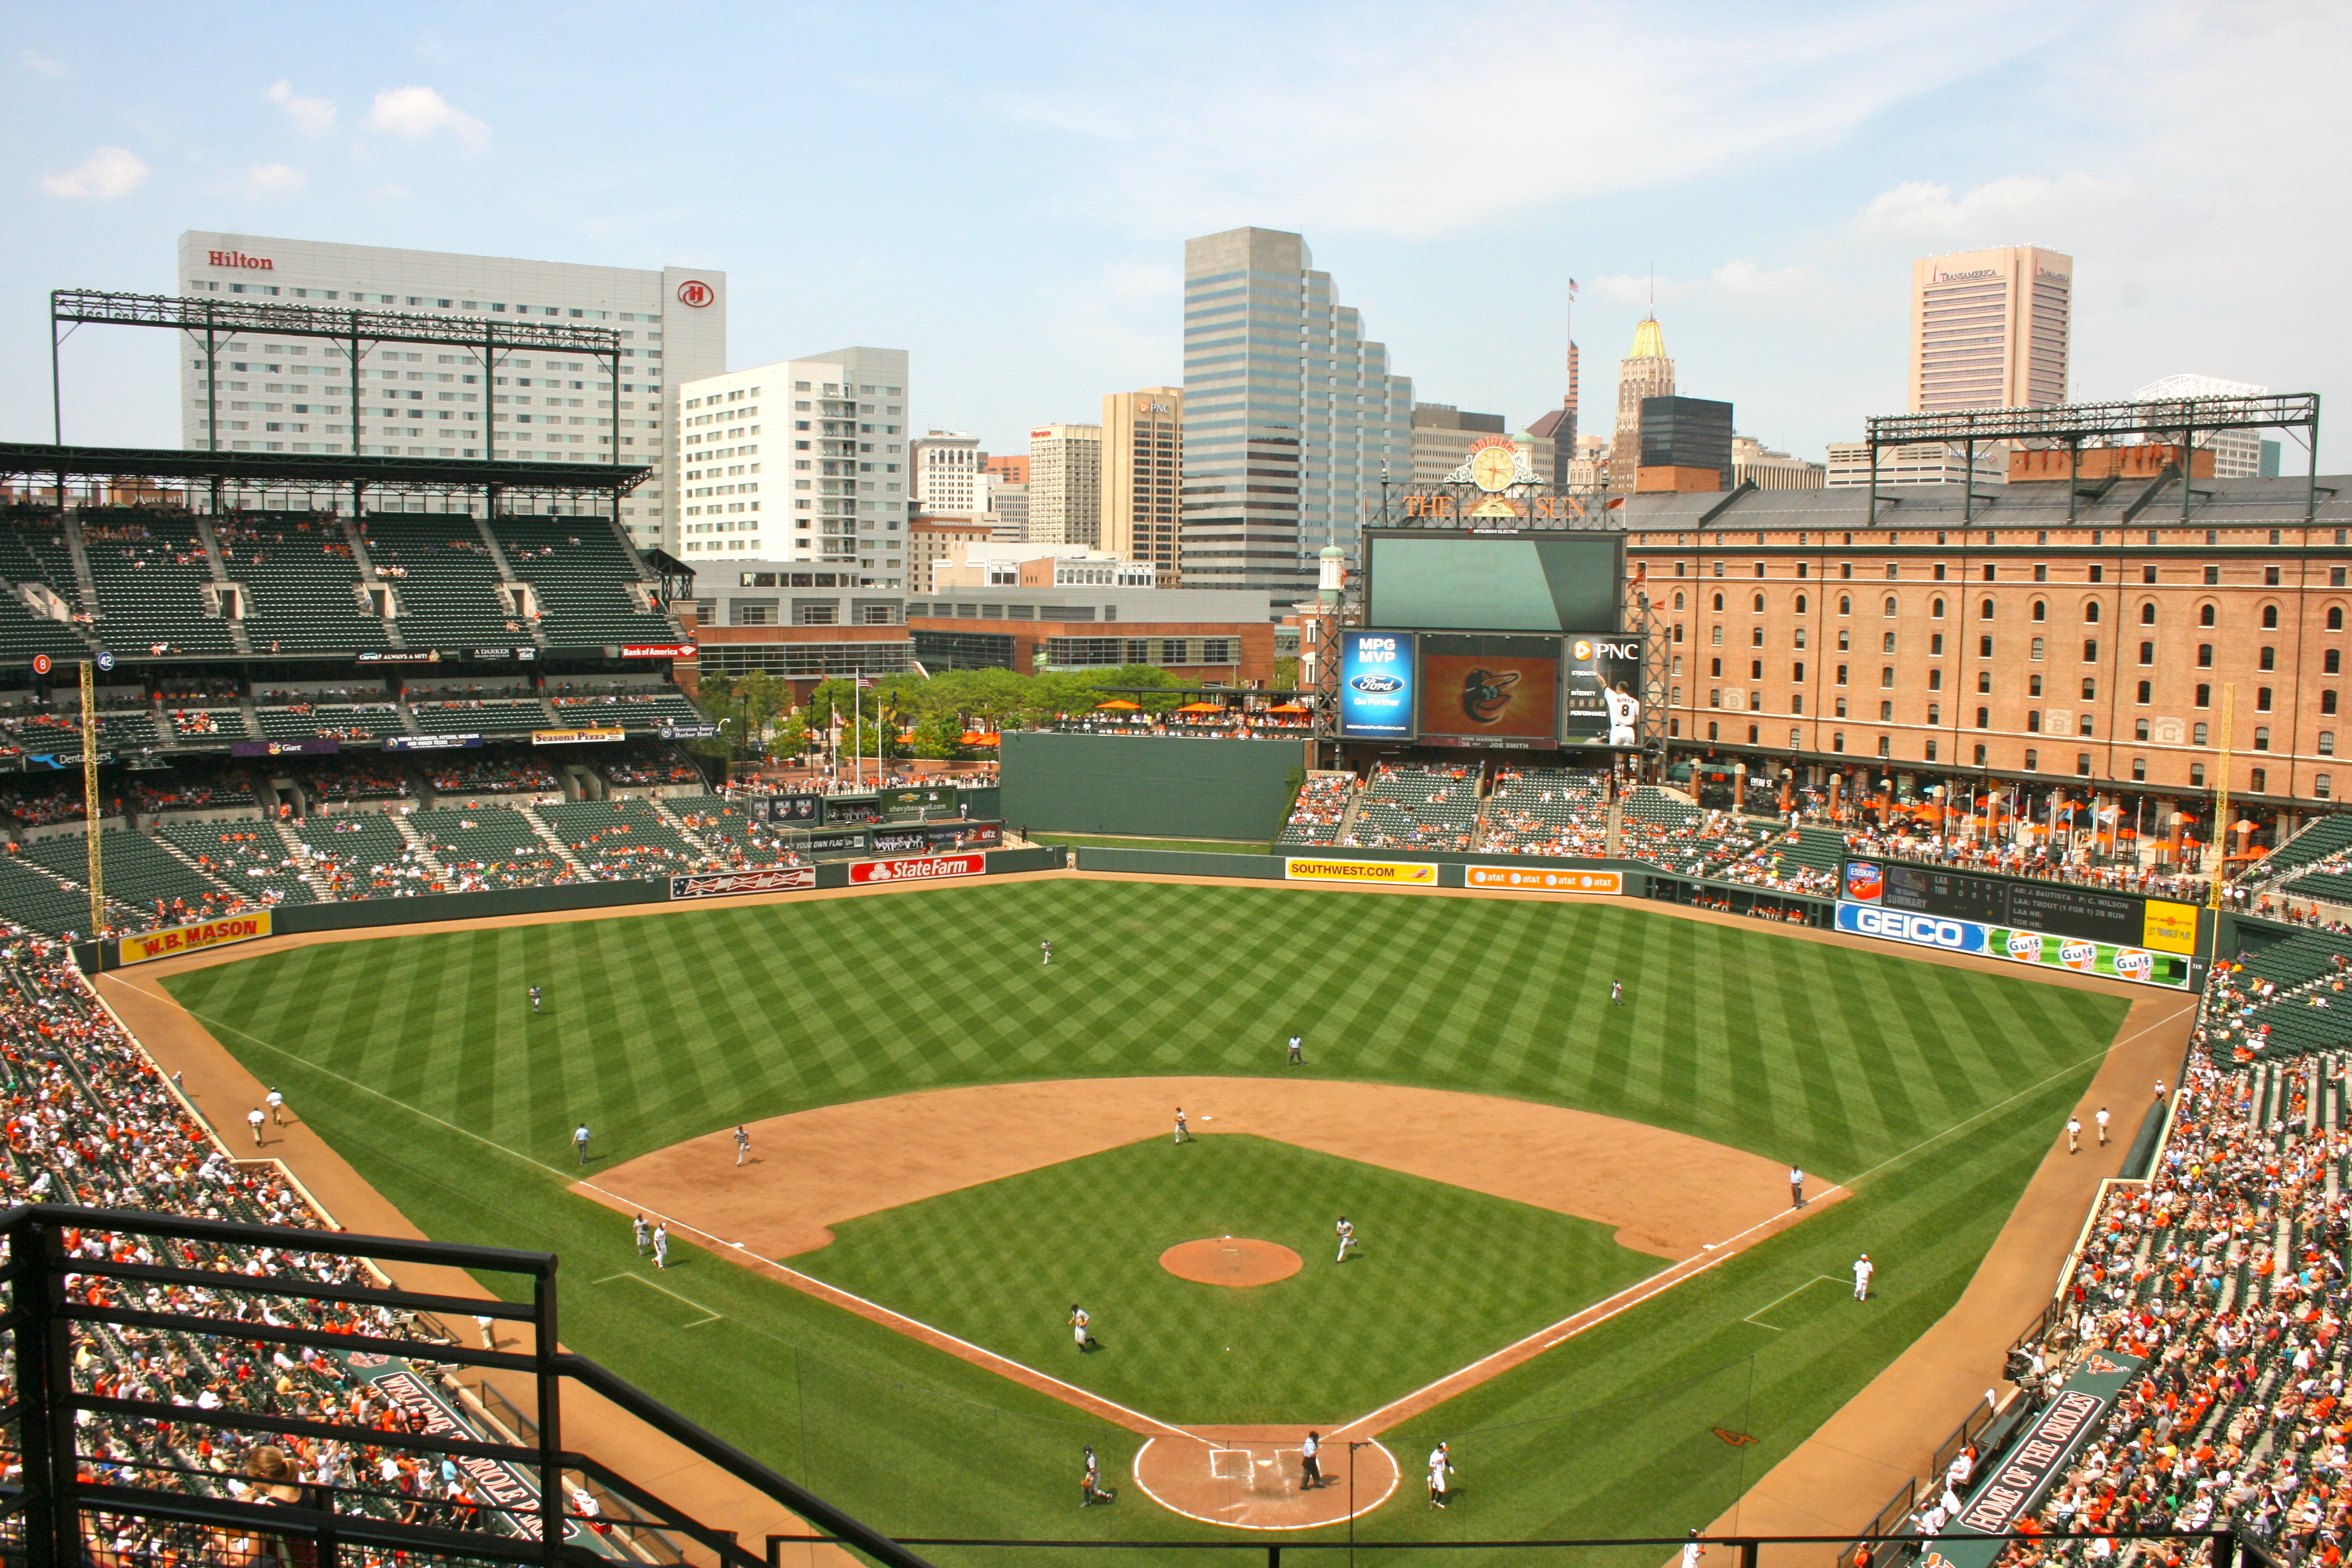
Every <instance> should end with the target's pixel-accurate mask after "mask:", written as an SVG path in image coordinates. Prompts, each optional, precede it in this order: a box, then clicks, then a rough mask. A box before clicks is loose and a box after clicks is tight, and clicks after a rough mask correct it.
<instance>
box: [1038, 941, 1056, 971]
mask: <svg viewBox="0 0 2352 1568" xmlns="http://www.w3.org/2000/svg"><path fill="white" fill-rule="evenodd" d="M1037 951H1038V952H1039V953H1041V954H1042V955H1043V956H1042V957H1040V958H1039V959H1038V961H1037V962H1038V963H1039V964H1040V965H1041V966H1042V965H1045V964H1050V963H1053V962H1054V944H1053V943H1052V942H1039V943H1038V944H1037Z"/></svg>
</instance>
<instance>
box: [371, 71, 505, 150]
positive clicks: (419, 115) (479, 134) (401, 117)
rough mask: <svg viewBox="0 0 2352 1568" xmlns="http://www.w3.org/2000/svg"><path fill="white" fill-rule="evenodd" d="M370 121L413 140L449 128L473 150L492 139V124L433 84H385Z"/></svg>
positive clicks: (396, 134) (378, 94)
mask: <svg viewBox="0 0 2352 1568" xmlns="http://www.w3.org/2000/svg"><path fill="white" fill-rule="evenodd" d="M367 122H368V125H369V127H370V128H371V129H373V130H376V131H389V132H392V133H393V134H394V135H395V136H405V137H408V138H410V139H411V140H418V139H421V138H424V137H426V136H430V135H432V134H433V133H434V132H436V131H446V132H449V133H450V134H451V135H453V136H455V137H457V140H458V141H460V142H464V143H465V144H466V150H467V152H469V153H478V152H480V151H481V150H482V145H483V143H484V142H488V140H489V139H490V128H489V127H488V126H487V125H485V124H483V123H482V122H481V121H478V120H477V119H475V118H474V117H473V116H472V115H470V114H467V112H466V111H465V110H462V109H459V108H458V107H457V105H456V104H454V103H451V102H450V101H449V100H447V99H446V98H444V97H442V96H441V95H440V94H439V93H437V92H436V91H434V90H433V89H431V88H429V87H388V88H385V89H383V91H382V92H379V93H377V94H376V95H375V104H374V106H373V108H371V109H370V110H368V118H367Z"/></svg>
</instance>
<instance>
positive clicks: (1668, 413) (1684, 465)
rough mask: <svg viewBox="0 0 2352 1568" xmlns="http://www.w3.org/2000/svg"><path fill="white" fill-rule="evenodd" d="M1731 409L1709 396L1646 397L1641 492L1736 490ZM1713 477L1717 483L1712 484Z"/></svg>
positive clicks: (1639, 476)
mask: <svg viewBox="0 0 2352 1568" xmlns="http://www.w3.org/2000/svg"><path fill="white" fill-rule="evenodd" d="M1731 426H1732V418H1731V405H1730V404H1728V403H1717V402H1716V401H1714V400H1713V399H1711V398H1706V397H1645V398H1643V399H1642V467H1641V469H1640V471H1639V472H1638V473H1637V474H1636V475H1635V477H1634V485H1633V488H1634V489H1637V490H1650V489H1662V490H1697V489H1713V490H1727V489H1730V488H1731ZM1708 476H1712V479H1713V482H1712V483H1708V482H1706V479H1707V477H1708Z"/></svg>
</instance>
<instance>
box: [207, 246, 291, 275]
mask: <svg viewBox="0 0 2352 1568" xmlns="http://www.w3.org/2000/svg"><path fill="white" fill-rule="evenodd" d="M205 265H206V266H208V267H247V268H252V269H254V270H255V271H257V272H275V271H276V270H278V264H277V263H276V262H274V261H272V260H270V259H269V258H268V257H266V256H247V254H246V253H245V252H244V251H242V250H211V251H206V252H205Z"/></svg>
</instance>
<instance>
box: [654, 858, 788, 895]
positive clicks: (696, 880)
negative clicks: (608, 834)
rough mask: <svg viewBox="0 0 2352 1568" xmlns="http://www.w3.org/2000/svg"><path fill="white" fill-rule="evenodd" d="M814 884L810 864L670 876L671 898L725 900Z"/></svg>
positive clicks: (779, 891) (781, 891)
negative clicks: (741, 895)
mask: <svg viewBox="0 0 2352 1568" xmlns="http://www.w3.org/2000/svg"><path fill="white" fill-rule="evenodd" d="M815 886H816V868H815V867H814V866H777V867H772V868H769V869H767V870H764V871H709V872H705V873H704V874H702V875H700V876H695V877H672V878H671V879H669V896H670V897H671V898H673V899H729V898H733V897H735V896H736V895H737V894H739V893H784V892H790V891H791V890H792V889H795V888H814V887H815Z"/></svg>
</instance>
